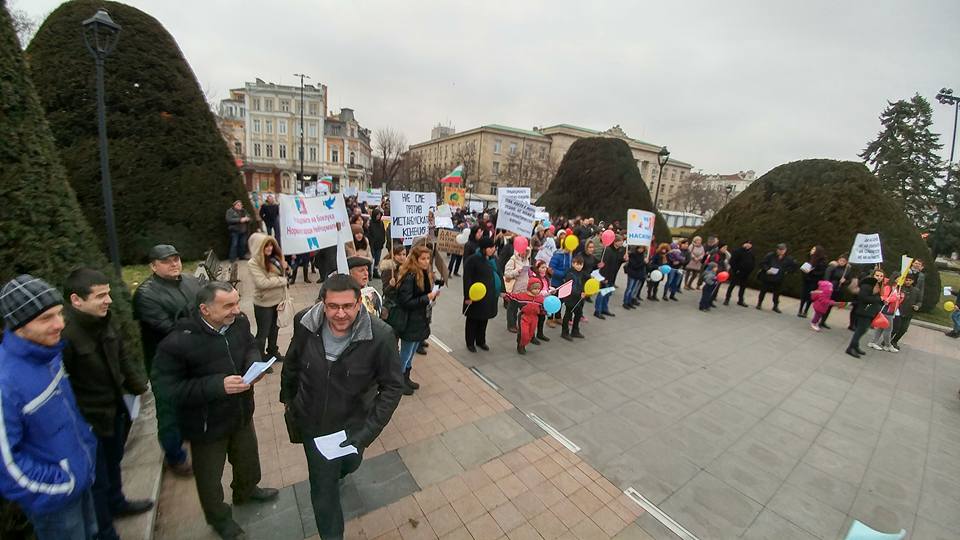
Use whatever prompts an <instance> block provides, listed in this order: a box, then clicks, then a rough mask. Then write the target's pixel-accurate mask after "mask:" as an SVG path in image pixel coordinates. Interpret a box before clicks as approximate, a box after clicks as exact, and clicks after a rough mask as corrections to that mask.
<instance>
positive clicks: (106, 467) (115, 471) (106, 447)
mask: <svg viewBox="0 0 960 540" xmlns="http://www.w3.org/2000/svg"><path fill="white" fill-rule="evenodd" d="M130 425H131V424H130V415H129V413H128V412H127V407H126V405H124V404H123V403H118V404H117V413H116V416H115V418H114V421H113V435H110V436H101V435H97V469H96V470H97V474H96V478H95V479H94V481H93V507H94V509H95V510H96V512H97V528H98V529H100V532H99V533H98V536H97V537H98V538H99V539H101V540H110V539H114V538H120V537H119V536H118V535H117V531H116V529H114V527H113V514H114V512H116V511H118V510H121V509H122V508H123V506H124V505H125V504H126V503H127V499H126V498H125V497H124V496H123V478H122V476H121V474H120V462H121V461H123V447H124V445H125V444H126V442H127V435H128V434H129V433H130Z"/></svg>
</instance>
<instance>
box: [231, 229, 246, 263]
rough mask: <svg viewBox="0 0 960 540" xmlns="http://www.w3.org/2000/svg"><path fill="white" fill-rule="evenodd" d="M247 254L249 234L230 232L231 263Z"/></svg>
mask: <svg viewBox="0 0 960 540" xmlns="http://www.w3.org/2000/svg"><path fill="white" fill-rule="evenodd" d="M246 254H247V233H245V232H234V231H230V254H229V255H227V258H228V259H230V262H234V261H236V260H237V259H238V258H240V257H243V256H244V255H246Z"/></svg>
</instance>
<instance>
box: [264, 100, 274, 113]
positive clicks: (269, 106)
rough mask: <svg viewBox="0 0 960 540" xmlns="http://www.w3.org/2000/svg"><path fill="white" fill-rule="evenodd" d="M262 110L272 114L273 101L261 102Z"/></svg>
mask: <svg viewBox="0 0 960 540" xmlns="http://www.w3.org/2000/svg"><path fill="white" fill-rule="evenodd" d="M263 108H264V109H266V111H267V112H273V99H265V100H263Z"/></svg>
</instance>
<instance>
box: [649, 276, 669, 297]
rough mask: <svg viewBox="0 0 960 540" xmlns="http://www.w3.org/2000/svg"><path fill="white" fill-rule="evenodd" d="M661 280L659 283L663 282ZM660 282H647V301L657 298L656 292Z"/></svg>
mask: <svg viewBox="0 0 960 540" xmlns="http://www.w3.org/2000/svg"><path fill="white" fill-rule="evenodd" d="M663 279H665V278H663ZM663 279H661V280H660V281H663ZM660 281H647V300H653V299H654V298H656V297H657V291H658V290H659V289H660Z"/></svg>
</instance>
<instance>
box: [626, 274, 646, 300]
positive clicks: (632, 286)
mask: <svg viewBox="0 0 960 540" xmlns="http://www.w3.org/2000/svg"><path fill="white" fill-rule="evenodd" d="M642 285H643V280H642V279H634V278H632V277H628V278H627V288H626V290H625V291H623V305H625V306H626V305H629V304H630V303H631V302H633V301H634V300H636V298H637V295H638V294H639V293H640V287H641V286H642Z"/></svg>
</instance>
